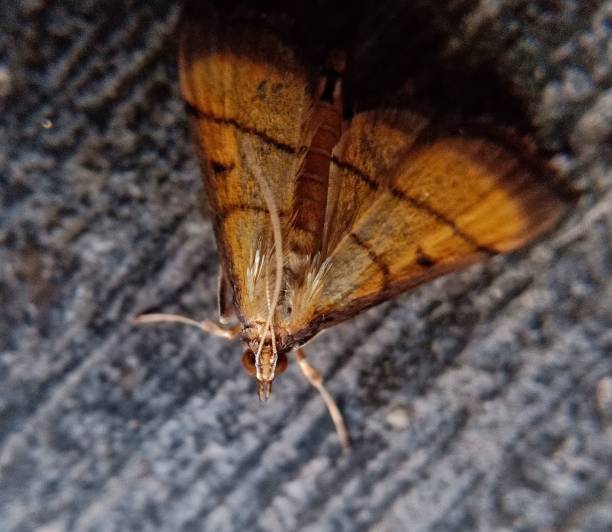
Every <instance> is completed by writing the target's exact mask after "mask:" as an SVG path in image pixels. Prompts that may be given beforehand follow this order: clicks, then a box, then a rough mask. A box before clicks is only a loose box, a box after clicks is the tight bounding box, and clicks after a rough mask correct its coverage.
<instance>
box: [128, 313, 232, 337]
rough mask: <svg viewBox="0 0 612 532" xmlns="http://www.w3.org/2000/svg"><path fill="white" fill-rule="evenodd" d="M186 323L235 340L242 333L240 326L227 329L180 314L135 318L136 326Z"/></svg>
mask: <svg viewBox="0 0 612 532" xmlns="http://www.w3.org/2000/svg"><path fill="white" fill-rule="evenodd" d="M164 322H173V323H185V324H186V325H193V326H194V327H197V328H198V329H201V330H203V331H204V332H207V333H210V334H214V335H215V336H220V337H222V338H227V339H228V340H233V339H234V338H236V337H237V336H238V334H239V333H240V324H239V323H238V324H236V325H234V326H233V327H229V328H227V329H226V328H225V327H222V326H221V325H219V324H218V323H215V322H214V321H210V320H202V321H196V320H192V319H191V318H186V317H185V316H179V315H178V314H141V315H140V316H137V317H135V318H134V324H135V325H142V324H143V323H164Z"/></svg>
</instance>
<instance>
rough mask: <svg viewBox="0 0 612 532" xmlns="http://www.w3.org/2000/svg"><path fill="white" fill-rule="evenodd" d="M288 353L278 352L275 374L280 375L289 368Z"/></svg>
mask: <svg viewBox="0 0 612 532" xmlns="http://www.w3.org/2000/svg"><path fill="white" fill-rule="evenodd" d="M287 365H288V362H287V355H286V354H285V353H279V354H278V360H277V361H276V369H275V370H274V375H280V374H281V373H282V372H283V371H285V370H286V369H287Z"/></svg>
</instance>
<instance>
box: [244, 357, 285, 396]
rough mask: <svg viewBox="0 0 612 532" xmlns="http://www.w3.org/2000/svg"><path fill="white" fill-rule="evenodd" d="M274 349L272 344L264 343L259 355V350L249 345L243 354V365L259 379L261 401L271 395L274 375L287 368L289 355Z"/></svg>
mask: <svg viewBox="0 0 612 532" xmlns="http://www.w3.org/2000/svg"><path fill="white" fill-rule="evenodd" d="M274 351H275V350H274V349H272V346H271V345H264V346H263V347H262V349H261V353H260V354H259V357H257V356H256V353H257V351H253V349H251V348H250V347H247V348H246V349H245V351H244V354H243V355H242V367H243V368H244V370H245V371H246V372H247V373H248V374H249V375H252V376H253V377H255V379H256V380H257V394H258V395H259V399H260V400H261V401H265V400H267V399H268V398H269V397H270V393H271V392H272V381H273V380H274V377H276V376H277V375H280V374H281V373H282V372H283V371H285V369H287V355H286V354H285V353H283V352H277V353H275V352H274Z"/></svg>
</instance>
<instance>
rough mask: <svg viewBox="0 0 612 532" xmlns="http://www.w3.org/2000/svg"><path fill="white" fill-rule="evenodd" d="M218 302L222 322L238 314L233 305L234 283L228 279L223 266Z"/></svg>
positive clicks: (218, 288) (218, 287) (228, 320)
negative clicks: (231, 283)
mask: <svg viewBox="0 0 612 532" xmlns="http://www.w3.org/2000/svg"><path fill="white" fill-rule="evenodd" d="M217 296H218V297H217V303H218V310H219V321H220V322H221V323H222V324H226V323H229V322H230V320H231V319H232V318H233V317H234V316H235V315H236V312H235V310H234V305H232V285H230V283H229V282H228V280H227V275H225V271H224V270H223V268H221V270H220V271H219V284H218V286H217Z"/></svg>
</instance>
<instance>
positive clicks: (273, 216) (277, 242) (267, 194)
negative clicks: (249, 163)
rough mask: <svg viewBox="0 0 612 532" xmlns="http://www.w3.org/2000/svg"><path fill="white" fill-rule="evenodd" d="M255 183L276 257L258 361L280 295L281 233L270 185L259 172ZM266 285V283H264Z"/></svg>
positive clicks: (255, 173) (281, 272)
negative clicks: (265, 207) (268, 220)
mask: <svg viewBox="0 0 612 532" xmlns="http://www.w3.org/2000/svg"><path fill="white" fill-rule="evenodd" d="M253 175H254V177H255V179H256V180H257V184H258V185H259V188H260V189H261V195H262V196H263V199H264V201H265V202H266V206H267V207H268V212H269V213H270V225H271V226H272V235H273V237H274V256H275V258H276V272H275V274H274V292H273V293H272V302H271V303H272V304H271V305H269V312H268V319H267V320H266V324H265V326H264V329H263V335H262V338H261V341H260V342H259V347H258V348H257V353H256V354H255V362H256V363H257V362H258V361H259V359H260V358H259V357H260V356H261V350H262V349H263V345H264V340H265V336H266V332H267V330H268V329H269V328H270V325H271V324H272V319H273V317H274V312H275V311H276V305H277V304H278V298H279V296H280V292H281V287H282V285H283V235H282V232H281V223H280V216H279V214H278V207H277V206H276V200H275V199H274V195H273V194H272V191H271V190H270V187H269V185H268V183H267V182H266V180H265V179H264V178H263V176H261V175H259V172H257V171H255V172H253ZM266 285H267V283H266Z"/></svg>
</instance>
